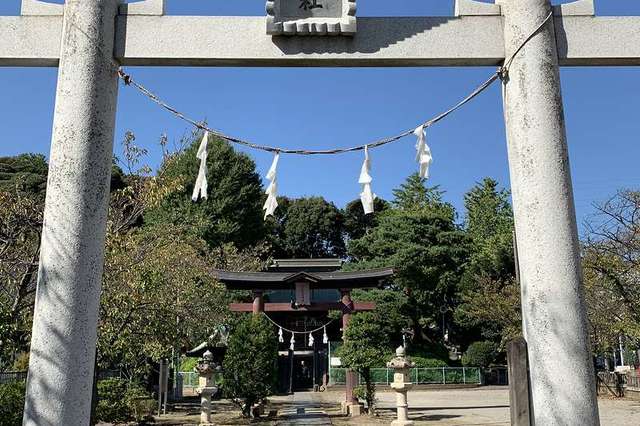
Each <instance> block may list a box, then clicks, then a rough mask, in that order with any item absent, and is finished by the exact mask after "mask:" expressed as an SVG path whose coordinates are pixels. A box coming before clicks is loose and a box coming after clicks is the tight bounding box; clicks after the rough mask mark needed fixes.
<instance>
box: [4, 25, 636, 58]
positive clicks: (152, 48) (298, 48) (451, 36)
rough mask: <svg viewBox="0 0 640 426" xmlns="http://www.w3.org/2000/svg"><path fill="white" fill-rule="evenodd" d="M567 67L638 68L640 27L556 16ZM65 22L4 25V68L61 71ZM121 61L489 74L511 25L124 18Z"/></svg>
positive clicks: (118, 43) (118, 36) (118, 39)
mask: <svg viewBox="0 0 640 426" xmlns="http://www.w3.org/2000/svg"><path fill="white" fill-rule="evenodd" d="M555 28H556V35H557V42H558V56H559V59H560V64H561V65H563V66H589V65H611V66H616V65H640V17H591V16H557V17H555ZM61 32H62V17H61V16H9V17H0V66H33V67H55V66H57V65H58V61H59V55H60V43H61ZM115 46H116V47H115V57H116V59H117V60H118V61H119V62H120V63H121V64H122V65H140V66H244V67H252V66H269V67H271V66H274V67H278V66H280V67H283V66H318V67H368V66H385V67H412V66H490V65H498V64H499V63H500V62H501V61H502V60H503V59H504V57H505V54H504V51H505V47H504V37H503V17H501V16H464V17H404V18H359V20H358V34H357V35H356V36H355V37H303V38H295V37H294V38H287V37H273V38H272V37H270V36H267V35H266V34H265V20H264V18H263V17H202V16H198V17H195V16H124V15H120V16H118V17H117V20H116V43H115Z"/></svg>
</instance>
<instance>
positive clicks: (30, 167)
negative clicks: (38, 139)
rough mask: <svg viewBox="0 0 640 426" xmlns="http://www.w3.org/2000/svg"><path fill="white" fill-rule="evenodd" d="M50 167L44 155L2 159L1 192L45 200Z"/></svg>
mask: <svg viewBox="0 0 640 426" xmlns="http://www.w3.org/2000/svg"><path fill="white" fill-rule="evenodd" d="M48 170H49V166H48V165H47V160H46V159H45V157H44V155H42V154H20V155H18V156H15V157H0V191H5V192H20V193H22V194H23V195H24V194H31V195H37V196H39V197H41V198H44V194H45V191H46V188H47V173H48Z"/></svg>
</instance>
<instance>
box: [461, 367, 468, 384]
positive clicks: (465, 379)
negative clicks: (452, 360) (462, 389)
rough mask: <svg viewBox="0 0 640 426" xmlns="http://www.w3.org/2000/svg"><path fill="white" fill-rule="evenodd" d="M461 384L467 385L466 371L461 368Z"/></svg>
mask: <svg viewBox="0 0 640 426" xmlns="http://www.w3.org/2000/svg"><path fill="white" fill-rule="evenodd" d="M462 383H463V384H465V385H466V384H467V370H466V369H465V368H464V367H462Z"/></svg>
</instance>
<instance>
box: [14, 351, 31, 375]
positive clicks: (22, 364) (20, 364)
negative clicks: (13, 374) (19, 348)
mask: <svg viewBox="0 0 640 426" xmlns="http://www.w3.org/2000/svg"><path fill="white" fill-rule="evenodd" d="M28 369H29V352H22V353H20V355H18V356H17V357H16V360H15V361H14V362H13V370H14V371H27V370H28Z"/></svg>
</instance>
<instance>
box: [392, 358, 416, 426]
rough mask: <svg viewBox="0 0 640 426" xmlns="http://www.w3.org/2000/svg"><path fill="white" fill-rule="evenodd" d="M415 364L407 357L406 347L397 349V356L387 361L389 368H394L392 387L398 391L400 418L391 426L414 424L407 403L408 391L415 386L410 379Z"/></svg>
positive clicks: (397, 400) (397, 401)
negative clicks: (410, 372)
mask: <svg viewBox="0 0 640 426" xmlns="http://www.w3.org/2000/svg"><path fill="white" fill-rule="evenodd" d="M414 366H415V364H414V363H413V362H411V360H410V359H409V358H408V357H407V354H406V351H405V348H404V347H403V346H400V347H399V348H398V349H396V356H395V357H394V358H393V359H392V360H391V361H389V362H388V363H387V368H393V369H394V370H395V371H394V374H393V383H391V388H392V389H393V390H395V391H396V406H397V408H398V419H397V420H394V421H393V422H391V426H408V425H413V422H412V421H411V420H409V405H408V404H407V392H408V391H409V389H411V388H412V387H413V385H412V384H411V383H410V380H409V371H410V369H411V368H413V367H414Z"/></svg>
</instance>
